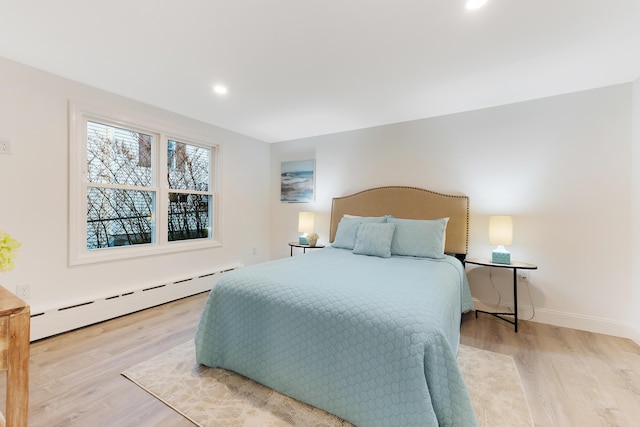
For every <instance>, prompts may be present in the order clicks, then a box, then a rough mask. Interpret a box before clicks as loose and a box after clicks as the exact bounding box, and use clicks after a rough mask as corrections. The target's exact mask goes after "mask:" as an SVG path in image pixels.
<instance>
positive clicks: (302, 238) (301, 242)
mask: <svg viewBox="0 0 640 427" xmlns="http://www.w3.org/2000/svg"><path fill="white" fill-rule="evenodd" d="M298 244H299V245H308V244H309V239H307V237H306V236H300V237H298Z"/></svg>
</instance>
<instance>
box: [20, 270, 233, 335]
mask: <svg viewBox="0 0 640 427" xmlns="http://www.w3.org/2000/svg"><path fill="white" fill-rule="evenodd" d="M240 267H242V265H241V264H237V265H233V266H231V267H228V268H224V269H221V270H218V271H214V272H211V273H206V274H202V275H198V276H194V277H187V278H184V279H179V280H174V281H171V282H168V283H161V284H158V285H153V286H145V287H142V288H139V289H136V290H131V291H127V292H124V293H121V294H114V295H108V296H106V297H104V298H97V299H92V300H89V301H81V302H74V303H72V304H69V305H65V306H63V307H58V308H53V309H50V310H45V311H41V312H35V311H34V312H33V313H32V314H31V341H36V340H39V339H42V338H47V337H50V336H53V335H57V334H60V333H63V332H68V331H71V330H73V329H78V328H82V327H84V326H89V325H92V324H94V323H98V322H102V321H105V320H109V319H113V318H116V317H119V316H123V315H125V314H130V313H135V312H136V311H140V310H144V309H146V308H150V307H155V306H157V305H160V304H165V303H167V302H171V301H175V300H178V299H180V298H185V297H188V296H191V295H196V294H198V293H201V292H206V291H209V290H211V289H212V288H213V287H214V286H215V284H216V282H217V281H218V279H219V278H220V277H221V276H222V275H223V274H225V273H227V272H229V271H232V270H235V269H237V268H240Z"/></svg>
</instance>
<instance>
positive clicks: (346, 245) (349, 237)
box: [331, 216, 386, 249]
mask: <svg viewBox="0 0 640 427" xmlns="http://www.w3.org/2000/svg"><path fill="white" fill-rule="evenodd" d="M385 220H386V218H385V217H383V216H359V217H346V216H345V217H343V218H342V219H341V220H340V222H339V223H338V229H337V230H336V236H335V237H334V239H333V243H332V244H331V246H333V247H334V248H342V249H353V246H354V245H355V243H356V234H357V233H358V226H359V225H360V224H362V223H383V222H385Z"/></svg>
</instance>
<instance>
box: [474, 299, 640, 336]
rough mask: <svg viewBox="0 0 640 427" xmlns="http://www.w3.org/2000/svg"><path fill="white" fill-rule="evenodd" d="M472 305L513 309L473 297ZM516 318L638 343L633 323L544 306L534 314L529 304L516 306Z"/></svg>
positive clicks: (503, 310) (493, 308)
mask: <svg viewBox="0 0 640 427" xmlns="http://www.w3.org/2000/svg"><path fill="white" fill-rule="evenodd" d="M474 305H475V307H476V308H477V309H478V310H485V311H501V312H505V313H507V312H512V311H513V304H512V305H511V306H509V305H508V304H501V305H500V306H496V303H491V302H486V301H480V300H477V299H475V298H474ZM480 315H481V314H480ZM518 320H530V321H532V322H539V323H545V324H548V325H554V326H560V327H563V328H571V329H579V330H581V331H588V332H595V333H598V334H605V335H612V336H616V337H621V338H629V339H631V340H633V341H635V342H636V343H638V344H639V345H640V342H639V340H638V334H637V331H634V328H633V325H632V324H631V323H628V322H621V321H618V320H611V319H605V318H602V317H596V316H585V315H581V314H575V313H566V312H561V311H556V310H549V309H545V308H536V309H535V316H534V311H533V309H532V308H531V307H530V306H520V305H519V306H518Z"/></svg>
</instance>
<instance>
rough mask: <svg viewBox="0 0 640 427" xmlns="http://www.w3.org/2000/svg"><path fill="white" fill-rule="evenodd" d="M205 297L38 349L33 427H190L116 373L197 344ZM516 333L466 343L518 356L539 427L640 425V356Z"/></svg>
mask: <svg viewBox="0 0 640 427" xmlns="http://www.w3.org/2000/svg"><path fill="white" fill-rule="evenodd" d="M205 298H206V294H200V295H196V296H194V297H190V298H185V299H183V300H180V301H176V302H173V303H170V304H165V305H163V306H160V307H156V308H153V309H149V310H145V311H141V312H139V313H135V314H132V315H129V316H124V317H121V318H118V319H114V320H111V321H108V322H104V323H101V324H98V325H94V326H90V327H87V328H84V329H80V330H77V331H73V332H69V333H66V334H63V335H59V336H56V337H53V338H48V339H45V340H41V341H38V342H35V343H33V344H32V346H31V396H30V414H29V419H30V424H29V425H30V426H33V427H37V426H47V427H53V426H65V427H67V426H90V427H98V426H118V427H123V426H172V427H173V426H176V427H181V426H192V425H193V424H192V423H191V422H189V421H187V420H186V419H184V418H183V417H182V416H180V415H178V414H177V413H175V412H174V411H173V410H171V409H169V408H168V407H166V406H165V405H164V404H162V403H161V402H160V401H158V400H156V399H155V398H153V397H152V396H151V395H149V394H147V393H146V392H145V391H143V390H142V389H140V388H139V387H138V386H136V385H134V384H133V383H131V382H130V381H129V380H127V379H126V378H124V377H122V376H121V375H120V372H122V371H123V370H124V369H126V368H128V367H130V366H132V365H134V364H136V363H138V362H141V361H143V360H146V359H149V358H151V357H152V356H154V355H156V354H159V353H161V352H163V351H166V350H168V349H170V348H172V347H174V346H176V345H178V344H181V343H183V342H185V341H187V340H190V339H192V337H193V334H194V332H195V327H196V325H197V322H198V319H199V315H200V311H201V309H202V306H203V305H204V301H205ZM520 326H521V327H520V331H519V332H518V333H517V334H516V333H514V332H513V329H512V327H511V326H510V325H509V324H507V323H505V322H502V321H500V320H498V319H495V318H493V317H490V316H486V315H484V316H483V315H482V314H480V318H479V319H477V320H476V319H475V318H474V317H473V315H466V316H465V318H464V319H463V323H462V343H463V344H466V345H470V346H473V347H478V348H483V349H486V350H491V351H495V352H498V353H504V354H510V355H512V356H513V357H514V359H515V361H516V364H517V366H518V369H519V371H520V376H521V377H522V380H523V384H524V387H525V393H526V395H527V398H528V401H529V406H530V408H531V412H532V415H533V419H534V422H535V424H536V426H544V427H547V426H562V427H564V426H639V425H640V347H638V346H637V345H635V344H634V343H633V342H632V341H630V340H625V339H620V338H614V337H609V336H604V335H598V334H592V333H588V332H581V331H575V330H571V329H565V328H557V327H553V326H548V325H542V324H538V323H533V322H521V324H520ZM3 377H4V376H3ZM0 390H4V384H0ZM0 398H2V399H3V400H2V401H4V396H3V395H2V396H0ZM508 410H509V408H505V411H508Z"/></svg>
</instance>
